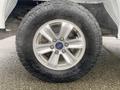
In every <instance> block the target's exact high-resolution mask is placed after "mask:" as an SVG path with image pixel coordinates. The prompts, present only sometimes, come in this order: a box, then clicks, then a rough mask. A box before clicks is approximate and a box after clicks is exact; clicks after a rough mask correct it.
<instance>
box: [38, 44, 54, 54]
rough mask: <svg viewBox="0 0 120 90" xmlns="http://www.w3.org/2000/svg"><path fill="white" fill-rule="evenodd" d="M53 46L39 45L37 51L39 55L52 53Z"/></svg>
mask: <svg viewBox="0 0 120 90" xmlns="http://www.w3.org/2000/svg"><path fill="white" fill-rule="evenodd" d="M51 45H52V44H40V45H37V47H36V50H37V52H38V54H45V53H48V52H50V51H52V49H51V48H50V46H51Z"/></svg>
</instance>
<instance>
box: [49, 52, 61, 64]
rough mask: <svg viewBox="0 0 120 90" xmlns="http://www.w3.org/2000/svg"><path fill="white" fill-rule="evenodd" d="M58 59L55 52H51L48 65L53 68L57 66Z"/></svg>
mask: <svg viewBox="0 0 120 90" xmlns="http://www.w3.org/2000/svg"><path fill="white" fill-rule="evenodd" d="M59 57H60V55H59V54H55V52H53V53H52V55H51V56H50V59H49V61H48V64H50V65H53V66H56V65H58V62H59Z"/></svg>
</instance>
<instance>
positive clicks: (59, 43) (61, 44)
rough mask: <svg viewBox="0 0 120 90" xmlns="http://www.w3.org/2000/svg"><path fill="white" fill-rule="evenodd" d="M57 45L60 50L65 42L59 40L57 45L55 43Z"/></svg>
mask: <svg viewBox="0 0 120 90" xmlns="http://www.w3.org/2000/svg"><path fill="white" fill-rule="evenodd" d="M55 47H56V48H57V49H59V50H60V49H62V48H63V47H64V46H63V43H62V42H57V43H56V45H55Z"/></svg>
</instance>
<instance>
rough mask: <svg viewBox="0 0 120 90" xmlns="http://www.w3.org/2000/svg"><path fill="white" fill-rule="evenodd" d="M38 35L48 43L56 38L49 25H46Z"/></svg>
mask: <svg viewBox="0 0 120 90" xmlns="http://www.w3.org/2000/svg"><path fill="white" fill-rule="evenodd" d="M40 33H41V34H42V35H43V36H44V37H45V38H46V39H48V40H49V41H51V42H52V41H53V40H54V39H57V38H56V35H55V33H54V32H53V30H52V29H51V27H50V26H49V25H47V26H46V27H45V28H43V30H40Z"/></svg>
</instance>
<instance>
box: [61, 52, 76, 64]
mask: <svg viewBox="0 0 120 90" xmlns="http://www.w3.org/2000/svg"><path fill="white" fill-rule="evenodd" d="M62 55H63V57H64V59H65V61H66V62H67V63H68V64H73V62H74V61H75V60H76V58H75V56H73V54H72V53H71V52H70V51H69V50H66V53H62Z"/></svg>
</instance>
